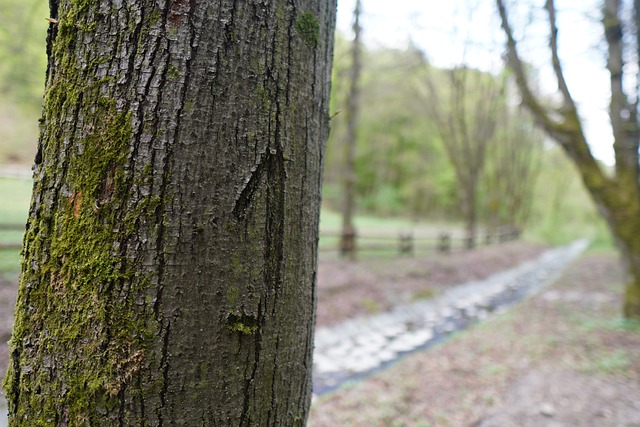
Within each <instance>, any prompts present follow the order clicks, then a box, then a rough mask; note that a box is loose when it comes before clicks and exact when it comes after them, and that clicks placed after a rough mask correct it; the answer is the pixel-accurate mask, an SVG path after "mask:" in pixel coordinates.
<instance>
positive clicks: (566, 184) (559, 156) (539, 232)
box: [526, 146, 612, 249]
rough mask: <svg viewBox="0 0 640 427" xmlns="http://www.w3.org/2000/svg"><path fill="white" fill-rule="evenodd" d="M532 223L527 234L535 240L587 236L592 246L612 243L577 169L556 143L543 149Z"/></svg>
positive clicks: (572, 238)
mask: <svg viewBox="0 0 640 427" xmlns="http://www.w3.org/2000/svg"><path fill="white" fill-rule="evenodd" d="M533 197H534V204H533V210H532V213H531V220H530V222H531V225H532V226H531V227H530V228H529V229H528V230H527V233H526V236H527V237H528V238H531V239H533V240H538V241H543V242H549V243H552V244H562V243H566V242H569V241H571V240H574V239H577V238H581V237H588V238H590V239H591V241H592V246H591V248H592V249H594V248H596V249H605V248H611V247H612V241H611V237H610V235H609V231H608V229H607V225H606V223H605V222H604V220H603V219H602V217H601V216H600V215H599V214H598V212H597V210H596V208H595V206H594V204H593V202H592V200H591V197H590V196H589V194H588V192H587V191H586V190H585V188H584V186H583V185H582V182H581V180H580V177H579V176H578V173H577V171H576V169H575V167H574V166H573V164H572V163H571V161H570V160H569V159H567V158H566V156H565V154H564V153H563V152H562V151H561V150H560V149H559V148H557V147H555V146H552V147H547V148H546V149H545V150H544V152H543V159H542V163H541V170H540V176H539V178H538V184H537V186H536V189H535V191H534V196H533Z"/></svg>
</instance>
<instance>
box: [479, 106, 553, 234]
mask: <svg viewBox="0 0 640 427" xmlns="http://www.w3.org/2000/svg"><path fill="white" fill-rule="evenodd" d="M542 139H543V138H542V134H541V132H540V131H539V130H538V129H536V128H535V124H534V122H533V120H532V119H531V117H530V115H529V114H528V113H527V111H524V110H523V109H522V108H519V107H516V108H514V106H513V105H510V104H509V102H508V99H504V100H503V105H502V107H501V108H500V114H499V117H498V123H497V129H496V134H495V140H494V142H493V143H492V144H491V146H490V148H489V154H488V158H489V160H488V162H487V167H486V168H485V174H484V177H483V179H484V181H483V186H482V188H483V194H484V200H483V203H482V205H483V207H484V209H485V211H486V215H487V218H486V221H487V224H488V226H489V228H490V229H496V228H498V227H501V226H508V227H513V228H517V229H521V228H522V227H523V226H524V224H525V223H526V221H527V219H528V216H529V213H530V210H531V204H532V202H533V189H534V186H535V182H536V177H537V174H538V171H539V169H540V161H541V153H542Z"/></svg>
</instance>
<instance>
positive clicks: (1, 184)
mask: <svg viewBox="0 0 640 427" xmlns="http://www.w3.org/2000/svg"><path fill="white" fill-rule="evenodd" d="M30 200H31V181H30V180H25V179H12V178H0V225H5V224H11V225H16V226H20V227H23V226H24V224H25V223H26V219H27V214H28V212H29V201H30ZM21 240H22V230H11V231H8V230H1V229H0V243H19V242H20V241H21ZM19 259H20V257H19V251H18V250H0V271H15V270H18V268H19Z"/></svg>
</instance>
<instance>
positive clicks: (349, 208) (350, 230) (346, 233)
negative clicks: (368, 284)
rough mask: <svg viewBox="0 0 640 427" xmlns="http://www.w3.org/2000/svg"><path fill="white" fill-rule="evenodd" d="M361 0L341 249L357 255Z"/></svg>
mask: <svg viewBox="0 0 640 427" xmlns="http://www.w3.org/2000/svg"><path fill="white" fill-rule="evenodd" d="M360 7H361V4H360V0H356V6H355V9H354V11H353V43H352V45H351V46H352V47H351V59H352V64H351V73H350V84H351V86H350V88H349V96H348V97H347V139H346V141H345V147H344V200H343V206H342V236H341V242H340V253H341V255H342V256H344V257H348V258H350V259H354V258H355V256H356V229H355V226H354V224H353V216H354V211H355V204H356V144H357V142H358V116H359V111H360V71H361V69H362V64H361V59H360V57H361V51H362V46H361V41H360V32H361V30H362V28H361V27H360Z"/></svg>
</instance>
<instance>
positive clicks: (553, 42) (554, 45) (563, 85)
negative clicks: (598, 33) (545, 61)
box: [545, 0, 576, 111]
mask: <svg viewBox="0 0 640 427" xmlns="http://www.w3.org/2000/svg"><path fill="white" fill-rule="evenodd" d="M545 8H546V9H547V13H548V14H549V33H550V34H549V49H550V50H551V63H552V64H553V72H554V73H555V75H556V79H557V80H558V89H559V90H560V93H562V100H563V104H564V105H563V109H564V110H565V111H575V110H576V105H575V103H574V102H573V99H572V98H571V93H569V87H568V86H567V81H566V80H565V78H564V73H563V72H562V66H561V65H560V57H559V56H558V27H557V25H556V8H555V6H554V3H553V0H547V2H546V4H545Z"/></svg>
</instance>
